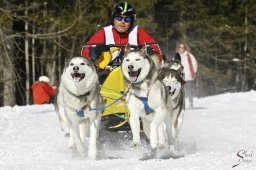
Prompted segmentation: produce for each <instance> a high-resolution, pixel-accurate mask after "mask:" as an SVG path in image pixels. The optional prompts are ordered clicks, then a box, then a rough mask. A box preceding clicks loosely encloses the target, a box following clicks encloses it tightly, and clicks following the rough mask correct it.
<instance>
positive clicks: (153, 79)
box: [121, 45, 174, 154]
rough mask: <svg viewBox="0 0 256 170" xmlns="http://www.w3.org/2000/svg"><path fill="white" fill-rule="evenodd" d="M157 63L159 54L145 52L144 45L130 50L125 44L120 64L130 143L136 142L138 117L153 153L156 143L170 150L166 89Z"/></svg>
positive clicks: (169, 119)
mask: <svg viewBox="0 0 256 170" xmlns="http://www.w3.org/2000/svg"><path fill="white" fill-rule="evenodd" d="M159 66H160V62H159V57H158V56H157V55H151V56H148V54H147V49H146V45H144V46H143V47H142V49H141V50H131V49H130V47H129V45H128V46H127V47H126V52H125V54H124V58H123V62H122V65H121V68H122V72H123V74H124V77H125V81H126V84H127V97H126V102H127V106H128V108H129V111H130V120H129V121H130V126H131V130H132V134H133V144H134V145H137V144H139V143H140V121H139V117H141V120H142V124H143V130H144V132H145V134H146V136H147V137H148V139H149V140H150V145H151V148H152V150H153V151H154V154H155V151H156V149H157V148H158V147H159V148H161V147H164V146H165V145H166V144H168V146H169V148H170V149H171V150H172V149H173V148H174V146H173V145H174V139H173V135H172V120H171V113H170V112H169V111H168V110H167V106H166V102H167V91H166V88H165V85H164V84H163V82H162V81H161V80H160V79H159V78H158V71H159V70H158V69H159V68H160V67H159Z"/></svg>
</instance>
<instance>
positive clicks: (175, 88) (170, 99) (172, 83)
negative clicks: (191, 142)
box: [159, 54, 185, 139]
mask: <svg viewBox="0 0 256 170" xmlns="http://www.w3.org/2000/svg"><path fill="white" fill-rule="evenodd" d="M177 55H179V54H176V56H177ZM175 58H178V59H176V60H171V61H167V62H165V63H164V65H163V66H162V67H161V69H160V71H159V78H160V80H162V81H163V83H164V84H165V86H166V90H167V110H168V113H169V114H170V115H171V120H172V123H171V125H172V135H173V138H174V139H176V138H177V135H178V134H179V131H180V128H181V125H182V121H183V116H184V112H185V96H184V83H185V82H184V79H183V66H182V65H181V60H180V57H175Z"/></svg>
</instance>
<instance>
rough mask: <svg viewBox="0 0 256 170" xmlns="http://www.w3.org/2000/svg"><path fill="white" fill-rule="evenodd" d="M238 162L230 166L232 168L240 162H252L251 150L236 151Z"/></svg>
mask: <svg viewBox="0 0 256 170" xmlns="http://www.w3.org/2000/svg"><path fill="white" fill-rule="evenodd" d="M236 155H237V157H238V162H237V163H236V164H235V165H233V166H232V168H234V167H236V166H238V165H240V164H242V163H243V164H250V163H252V157H253V150H250V151H248V150H240V151H238V152H237V154H236Z"/></svg>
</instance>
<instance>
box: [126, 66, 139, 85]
mask: <svg viewBox="0 0 256 170" xmlns="http://www.w3.org/2000/svg"><path fill="white" fill-rule="evenodd" d="M140 72H141V68H140V69H138V70H137V71H129V72H128V73H129V76H130V81H131V82H135V81H136V80H137V78H138V77H139V75H140Z"/></svg>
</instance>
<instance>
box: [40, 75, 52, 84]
mask: <svg viewBox="0 0 256 170" xmlns="http://www.w3.org/2000/svg"><path fill="white" fill-rule="evenodd" d="M39 81H43V82H46V83H50V79H49V78H48V77H47V76H41V77H39Z"/></svg>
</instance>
